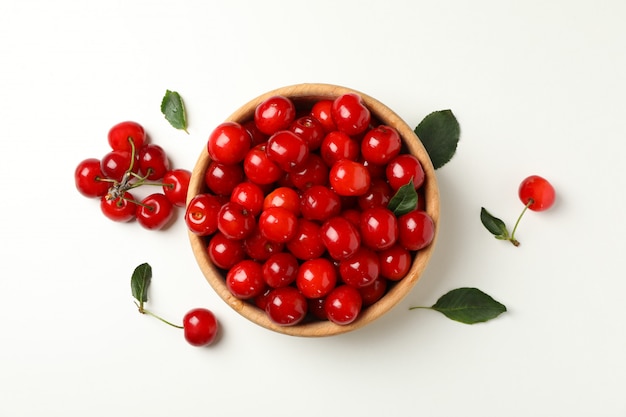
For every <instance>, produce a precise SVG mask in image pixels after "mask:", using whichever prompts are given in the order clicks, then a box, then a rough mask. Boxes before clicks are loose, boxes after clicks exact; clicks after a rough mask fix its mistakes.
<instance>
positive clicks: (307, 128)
mask: <svg viewBox="0 0 626 417" xmlns="http://www.w3.org/2000/svg"><path fill="white" fill-rule="evenodd" d="M289 130H290V131H292V132H293V133H295V134H296V135H298V136H300V137H301V138H302V139H304V141H305V142H306V144H307V146H308V147H309V150H310V151H314V150H316V149H318V148H319V147H320V145H321V144H322V141H323V140H324V135H325V133H326V132H325V131H324V126H323V125H322V123H321V122H320V121H319V120H317V119H316V118H315V117H313V116H309V115H307V116H302V117H299V118H297V119H296V120H294V121H293V123H291V125H290V126H289Z"/></svg>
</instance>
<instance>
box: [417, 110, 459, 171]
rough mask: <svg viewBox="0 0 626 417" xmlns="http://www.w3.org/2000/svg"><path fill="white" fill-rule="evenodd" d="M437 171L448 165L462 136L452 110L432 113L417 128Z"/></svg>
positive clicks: (418, 134)
mask: <svg viewBox="0 0 626 417" xmlns="http://www.w3.org/2000/svg"><path fill="white" fill-rule="evenodd" d="M415 134H416V135H417V137H418V138H419V139H420V140H421V141H422V144H423V145H424V148H426V151H427V152H428V155H429V156H430V160H431V161H432V163H433V166H434V168H435V169H438V168H441V167H442V166H444V165H445V164H447V163H448V162H449V161H450V160H451V159H452V157H453V156H454V154H455V153H456V147H457V145H458V143H459V138H460V136H461V127H460V126H459V122H458V121H457V120H456V117H455V116H454V114H452V111H451V110H439V111H435V112H432V113H430V114H429V115H428V116H426V117H425V118H424V120H422V121H421V122H420V124H419V125H417V127H416V128H415Z"/></svg>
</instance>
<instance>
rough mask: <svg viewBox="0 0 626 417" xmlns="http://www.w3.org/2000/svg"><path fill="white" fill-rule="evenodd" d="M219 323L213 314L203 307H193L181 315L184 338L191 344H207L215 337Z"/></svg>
mask: <svg viewBox="0 0 626 417" xmlns="http://www.w3.org/2000/svg"><path fill="white" fill-rule="evenodd" d="M218 330H219V325H218V322H217V319H216V318H215V315H214V314H213V313H212V312H211V311H210V310H207V309H205V308H195V309H193V310H191V311H189V312H188V313H187V314H185V316H184V317H183V333H184V336H185V340H187V342H188V343H189V344H190V345H192V346H208V345H210V344H211V343H213V341H215V338H216V337H217V333H218Z"/></svg>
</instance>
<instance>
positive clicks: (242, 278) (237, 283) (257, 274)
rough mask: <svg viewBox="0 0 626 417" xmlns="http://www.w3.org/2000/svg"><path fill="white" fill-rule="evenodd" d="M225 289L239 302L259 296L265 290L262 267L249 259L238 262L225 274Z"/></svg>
mask: <svg viewBox="0 0 626 417" xmlns="http://www.w3.org/2000/svg"><path fill="white" fill-rule="evenodd" d="M226 287H228V290H229V291H230V292H231V294H233V295H234V296H235V297H237V298H239V299H240V300H248V299H250V298H254V297H257V296H259V295H261V294H262V293H263V292H264V291H265V288H266V284H265V281H264V280H263V269H262V265H261V264H260V263H259V262H256V261H253V260H250V259H244V260H243V261H240V262H238V263H237V264H235V265H234V266H233V267H232V268H230V269H229V270H228V272H227V273H226Z"/></svg>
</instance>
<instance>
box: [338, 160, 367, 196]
mask: <svg viewBox="0 0 626 417" xmlns="http://www.w3.org/2000/svg"><path fill="white" fill-rule="evenodd" d="M328 178H329V182H330V185H331V187H332V188H333V190H335V192H336V193H337V194H339V195H341V196H360V195H363V194H365V193H366V192H367V190H368V189H369V187H370V174H369V171H368V170H367V168H365V166H363V164H362V163H360V162H355V161H350V160H347V159H342V160H340V161H338V162H335V164H334V165H333V166H332V168H331V169H330V173H329V174H328Z"/></svg>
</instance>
